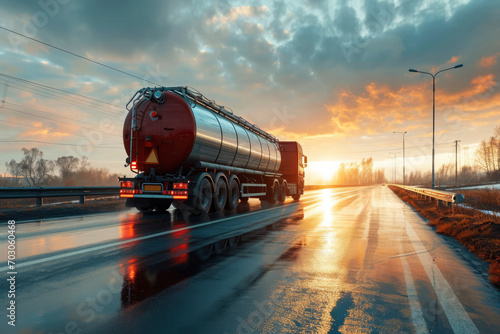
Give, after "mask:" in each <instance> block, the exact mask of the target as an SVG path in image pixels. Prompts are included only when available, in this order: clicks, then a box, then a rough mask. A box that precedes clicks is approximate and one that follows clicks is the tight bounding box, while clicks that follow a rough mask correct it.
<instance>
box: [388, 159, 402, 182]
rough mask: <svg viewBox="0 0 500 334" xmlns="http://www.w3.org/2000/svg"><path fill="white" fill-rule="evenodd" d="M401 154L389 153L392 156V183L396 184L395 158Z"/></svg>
mask: <svg viewBox="0 0 500 334" xmlns="http://www.w3.org/2000/svg"><path fill="white" fill-rule="evenodd" d="M399 153H401V152H398V153H389V154H392V155H393V156H392V183H396V170H397V161H396V157H397V156H398V154H399Z"/></svg>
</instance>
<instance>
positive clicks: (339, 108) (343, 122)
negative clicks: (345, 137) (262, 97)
mask: <svg viewBox="0 0 500 334" xmlns="http://www.w3.org/2000/svg"><path fill="white" fill-rule="evenodd" d="M496 85H497V83H496V81H495V75H494V74H486V75H482V76H477V77H475V78H473V79H472V80H471V81H470V84H469V85H468V87H467V88H465V89H463V90H462V91H459V92H453V93H451V92H447V91H445V90H438V91H437V93H436V96H437V97H438V104H439V109H440V110H442V111H443V110H455V111H457V110H460V112H454V113H450V114H448V117H447V119H448V120H449V121H451V120H456V121H465V122H467V121H468V122H473V121H478V120H482V119H483V120H484V118H486V117H491V118H492V119H495V118H497V117H498V116H500V112H499V110H498V106H499V105H500V94H496V91H495V88H494V87H495V86H496ZM430 86H431V84H430V83H421V84H413V85H404V86H401V87H400V88H398V89H396V90H394V89H391V88H390V87H389V86H387V85H384V84H381V83H375V82H371V83H369V84H368V85H366V86H365V89H364V91H363V92H361V93H360V94H355V93H353V92H352V91H350V90H348V89H344V90H342V91H341V92H339V93H338V94H337V102H336V103H335V104H332V105H326V106H325V108H326V110H328V111H329V112H330V113H331V125H332V126H333V129H334V131H335V132H336V133H341V134H352V133H353V132H364V133H380V132H388V131H393V130H394V128H398V127H404V128H405V129H409V128H413V129H419V128H423V127H426V126H427V120H428V117H430V116H429V115H430V113H431V112H432V90H431V89H430V88H431V87H430Z"/></svg>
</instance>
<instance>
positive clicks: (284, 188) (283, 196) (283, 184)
mask: <svg viewBox="0 0 500 334" xmlns="http://www.w3.org/2000/svg"><path fill="white" fill-rule="evenodd" d="M287 188H288V187H287V183H286V181H283V182H281V186H280V196H279V198H278V201H280V202H281V203H283V202H284V201H285V200H286V191H287Z"/></svg>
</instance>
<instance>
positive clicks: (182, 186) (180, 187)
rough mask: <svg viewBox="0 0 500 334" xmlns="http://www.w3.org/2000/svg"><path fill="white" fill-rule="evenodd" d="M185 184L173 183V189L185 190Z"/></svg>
mask: <svg viewBox="0 0 500 334" xmlns="http://www.w3.org/2000/svg"><path fill="white" fill-rule="evenodd" d="M187 188H188V184H187V183H174V189H187Z"/></svg>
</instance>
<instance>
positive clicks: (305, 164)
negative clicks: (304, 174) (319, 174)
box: [302, 155, 307, 167]
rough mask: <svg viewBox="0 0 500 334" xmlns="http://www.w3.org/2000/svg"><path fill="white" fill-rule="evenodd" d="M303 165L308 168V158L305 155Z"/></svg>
mask: <svg viewBox="0 0 500 334" xmlns="http://www.w3.org/2000/svg"><path fill="white" fill-rule="evenodd" d="M302 165H304V167H307V156H305V155H303V156H302Z"/></svg>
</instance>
